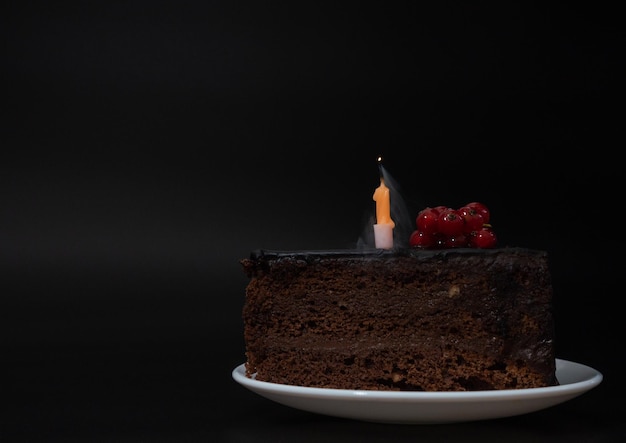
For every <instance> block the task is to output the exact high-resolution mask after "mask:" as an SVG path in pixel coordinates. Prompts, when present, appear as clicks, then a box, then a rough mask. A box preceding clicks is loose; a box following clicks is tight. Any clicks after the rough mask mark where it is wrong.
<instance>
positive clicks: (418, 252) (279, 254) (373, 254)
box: [250, 247, 547, 262]
mask: <svg viewBox="0 0 626 443" xmlns="http://www.w3.org/2000/svg"><path fill="white" fill-rule="evenodd" d="M502 253H506V254H511V253H513V254H523V255H529V254H530V255H538V256H546V255H547V252H546V251H543V250H538V249H529V248H520V247H506V248H493V249H479V248H456V249H415V248H397V249H388V250H387V249H324V250H321V249H320V250H315V249H312V250H292V251H289V250H285V251H279V250H268V249H256V250H254V251H252V252H251V253H250V260H255V261H263V260H266V261H269V260H280V259H285V258H290V259H293V258H296V259H301V260H305V261H307V262H310V261H315V260H318V259H322V258H379V257H385V258H390V257H414V258H424V259H431V258H433V257H440V258H442V259H445V258H446V257H449V256H456V255H465V256H469V255H485V256H493V255H497V254H502Z"/></svg>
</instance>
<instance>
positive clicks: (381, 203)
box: [374, 177, 395, 227]
mask: <svg viewBox="0 0 626 443" xmlns="http://www.w3.org/2000/svg"><path fill="white" fill-rule="evenodd" d="M374 201H375V202H376V223H377V224H379V225H380V224H385V225H388V224H390V225H391V226H392V227H394V226H395V223H394V222H393V220H392V219H391V204H390V201H389V188H388V187H387V185H385V179H384V178H383V177H381V178H380V186H379V187H378V188H376V190H375V191H374Z"/></svg>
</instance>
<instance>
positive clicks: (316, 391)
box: [231, 358, 604, 401]
mask: <svg viewBox="0 0 626 443" xmlns="http://www.w3.org/2000/svg"><path fill="white" fill-rule="evenodd" d="M555 360H556V366H557V369H556V375H557V378H558V374H559V372H560V371H563V370H565V369H567V368H569V367H578V369H581V370H586V371H587V372H588V373H589V374H588V375H587V376H586V377H585V378H583V379H580V380H577V381H574V382H570V383H564V384H560V385H557V386H547V387H539V388H525V389H500V390H487V391H376V390H365V389H357V390H352V389H336V388H317V387H310V386H296V385H285V384H279V383H272V382H266V381H259V380H256V379H254V378H249V377H247V376H246V375H245V363H242V364H240V365H238V366H236V367H235V368H234V369H233V370H232V373H231V375H232V378H233V379H234V380H235V381H236V382H237V383H239V384H241V385H242V386H244V387H247V388H249V389H252V390H254V391H256V390H259V391H263V392H273V393H280V394H291V395H298V396H314V397H318V398H324V397H326V398H332V399H340V398H349V399H352V400H356V399H363V400H377V399H393V400H429V401H450V400H455V401H464V400H477V399H480V400H482V401H487V400H495V401H497V400H505V399H506V400H509V399H511V398H538V397H544V396H558V395H571V394H574V393H583V392H586V391H589V390H591V389H593V388H594V387H596V386H598V385H599V384H600V383H601V382H602V381H603V379H604V376H603V374H602V373H601V372H600V371H598V370H597V369H594V368H592V367H590V366H587V365H584V364H582V363H577V362H574V361H570V360H564V359H560V358H557V359H555Z"/></svg>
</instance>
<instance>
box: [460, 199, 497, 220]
mask: <svg viewBox="0 0 626 443" xmlns="http://www.w3.org/2000/svg"><path fill="white" fill-rule="evenodd" d="M465 206H468V207H470V208H472V209H474V210H475V211H476V212H478V213H479V214H480V215H482V217H483V223H489V220H490V219H491V214H490V213H489V208H487V206H486V205H485V204H483V203H480V202H471V203H468V204H466V205H465Z"/></svg>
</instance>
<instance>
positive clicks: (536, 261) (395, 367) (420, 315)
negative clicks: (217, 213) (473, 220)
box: [241, 247, 558, 391]
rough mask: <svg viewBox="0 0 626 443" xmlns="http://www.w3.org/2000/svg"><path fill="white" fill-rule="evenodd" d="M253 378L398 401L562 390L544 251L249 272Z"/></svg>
mask: <svg viewBox="0 0 626 443" xmlns="http://www.w3.org/2000/svg"><path fill="white" fill-rule="evenodd" d="M241 264H242V266H243V270H244V271H245V273H246V274H247V275H248V277H250V281H249V283H248V285H247V288H246V298H245V303H244V306H243V322H244V341H245V346H246V359H247V360H246V364H245V366H246V375H247V376H248V377H252V376H254V377H256V380H261V381H266V382H272V383H280V384H287V385H298V386H310V387H319V388H337V389H368V390H396V391H407V390H412V391H475V390H495V389H524V388H537V387H546V386H554V385H557V384H558V381H557V379H556V376H555V355H554V331H553V318H552V306H551V303H552V287H551V277H550V273H549V269H548V257H547V253H546V252H545V251H538V250H530V249H523V248H509V247H507V248H493V249H478V248H456V249H438V250H424V249H415V248H399V249H391V250H382V249H364V250H356V249H355V250H330V251H295V252H290V251H268V250H259V251H255V252H253V253H251V255H250V257H249V258H246V259H243V260H241Z"/></svg>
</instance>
